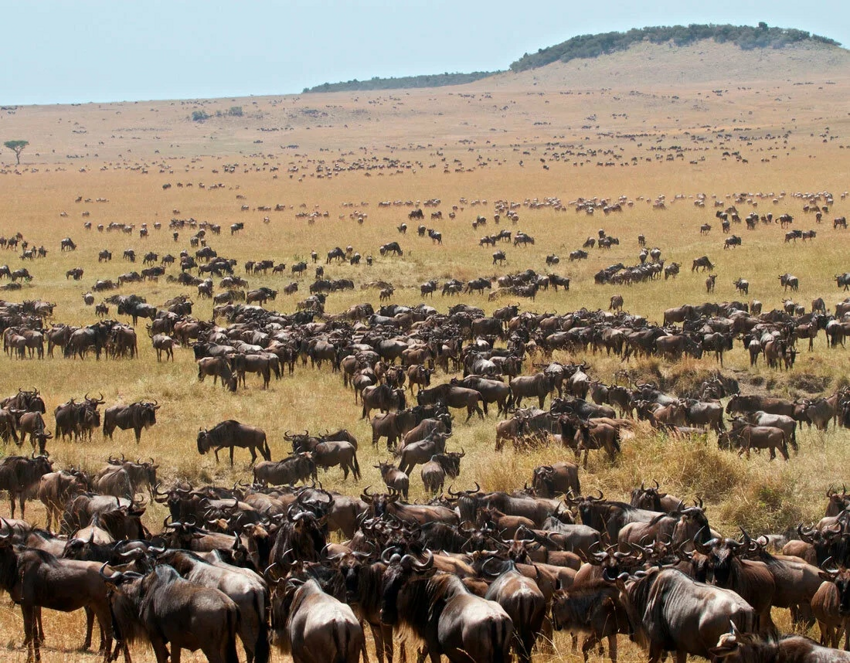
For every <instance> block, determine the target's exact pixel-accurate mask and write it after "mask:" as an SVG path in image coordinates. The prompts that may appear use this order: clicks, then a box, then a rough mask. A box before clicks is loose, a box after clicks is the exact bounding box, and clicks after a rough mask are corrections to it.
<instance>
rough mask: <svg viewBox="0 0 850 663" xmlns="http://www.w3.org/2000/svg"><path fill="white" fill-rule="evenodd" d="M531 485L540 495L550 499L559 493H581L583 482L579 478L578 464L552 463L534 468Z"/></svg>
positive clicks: (536, 493)
mask: <svg viewBox="0 0 850 663" xmlns="http://www.w3.org/2000/svg"><path fill="white" fill-rule="evenodd" d="M531 486H532V487H533V488H534V493H535V495H537V496H538V497H545V498H548V499H551V498H555V497H557V496H558V495H567V494H568V493H569V492H570V491H572V492H573V494H574V495H581V484H580V482H579V478H578V465H575V464H573V463H552V464H551V465H541V466H540V467H536V468H534V472H533V473H532V479H531Z"/></svg>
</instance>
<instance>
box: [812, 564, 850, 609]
mask: <svg viewBox="0 0 850 663" xmlns="http://www.w3.org/2000/svg"><path fill="white" fill-rule="evenodd" d="M830 562H832V558H829V559H827V560H826V561H825V562H824V563H823V565H822V566H823V570H822V571H820V572H819V573H818V575H819V576H820V577H821V579H822V580H825V581H826V582H831V583H832V584H834V585H835V589H836V590H838V614H839V615H842V616H843V617H847V616H848V615H850V571H848V570H847V569H841V568H838V567H836V566H833V565H832V564H830ZM830 567H831V568H830Z"/></svg>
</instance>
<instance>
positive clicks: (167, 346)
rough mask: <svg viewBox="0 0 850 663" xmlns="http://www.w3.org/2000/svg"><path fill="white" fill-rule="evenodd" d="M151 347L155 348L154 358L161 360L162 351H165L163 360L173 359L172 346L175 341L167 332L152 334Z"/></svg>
mask: <svg viewBox="0 0 850 663" xmlns="http://www.w3.org/2000/svg"><path fill="white" fill-rule="evenodd" d="M151 342H152V343H153V348H154V350H156V360H157V361H162V353H163V352H164V353H165V360H166V361H168V360H169V359H171V361H174V346H175V345H177V342H176V341H175V340H174V339H173V338H171V337H170V336H169V335H168V334H154V335H153V336H151Z"/></svg>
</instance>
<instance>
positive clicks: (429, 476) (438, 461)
mask: <svg viewBox="0 0 850 663" xmlns="http://www.w3.org/2000/svg"><path fill="white" fill-rule="evenodd" d="M463 456H464V453H463V452H451V453H438V454H434V455H433V456H431V460H429V461H428V462H427V463H425V464H424V465H423V466H422V469H421V470H419V476H421V477H422V483H423V485H424V486H425V490H427V491H428V492H430V493H439V492H442V490H443V486H444V485H445V482H446V477H447V476H448V477H450V478H452V479H456V478H457V477H458V476H460V459H461V458H463Z"/></svg>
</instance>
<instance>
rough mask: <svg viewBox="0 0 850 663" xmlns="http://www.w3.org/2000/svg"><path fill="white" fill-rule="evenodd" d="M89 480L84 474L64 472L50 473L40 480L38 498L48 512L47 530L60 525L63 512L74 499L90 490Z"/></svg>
mask: <svg viewBox="0 0 850 663" xmlns="http://www.w3.org/2000/svg"><path fill="white" fill-rule="evenodd" d="M88 487H89V486H88V480H87V479H86V477H85V475H84V474H82V472H77V471H68V472H66V471H65V470H62V471H61V472H48V473H47V474H45V475H43V476H42V477H41V478H40V479H39V483H38V492H37V497H38V499H39V501H41V503H42V504H44V507H45V511H46V512H47V529H48V530H51V531H52V529H53V523H54V521H55V522H56V525H59V521H60V518H61V515H62V512H63V511H64V510H65V507H66V505H67V504H68V502H70V501H71V500H72V499H74V498H75V497H77V496H78V495H81V494H82V493H84V492H85V491H86V490H88Z"/></svg>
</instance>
